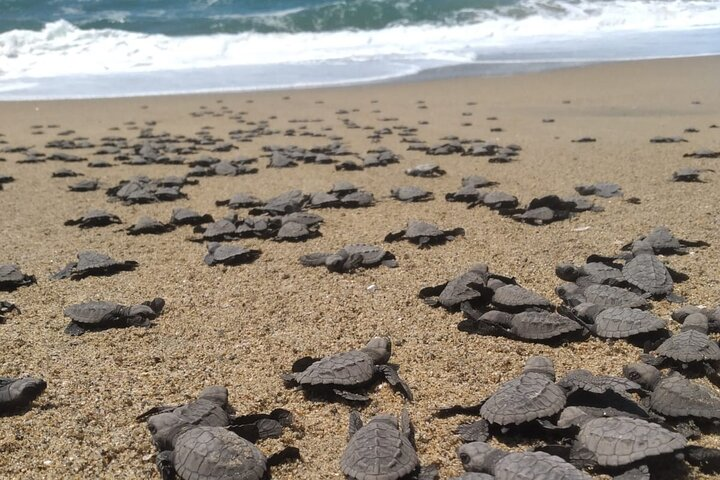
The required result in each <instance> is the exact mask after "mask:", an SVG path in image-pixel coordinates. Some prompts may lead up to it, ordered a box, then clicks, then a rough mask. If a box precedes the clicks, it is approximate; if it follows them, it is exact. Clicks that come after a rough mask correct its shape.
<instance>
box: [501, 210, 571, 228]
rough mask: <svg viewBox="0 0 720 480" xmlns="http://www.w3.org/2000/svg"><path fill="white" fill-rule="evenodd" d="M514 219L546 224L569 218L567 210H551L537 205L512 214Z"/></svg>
mask: <svg viewBox="0 0 720 480" xmlns="http://www.w3.org/2000/svg"><path fill="white" fill-rule="evenodd" d="M512 218H513V219H514V220H517V221H519V222H523V223H528V224H531V225H546V224H548V223H552V222H557V221H560V220H567V219H568V218H570V211H568V210H553V209H552V208H550V207H537V208H532V209H528V210H525V211H524V212H522V213H516V214H513V215H512Z"/></svg>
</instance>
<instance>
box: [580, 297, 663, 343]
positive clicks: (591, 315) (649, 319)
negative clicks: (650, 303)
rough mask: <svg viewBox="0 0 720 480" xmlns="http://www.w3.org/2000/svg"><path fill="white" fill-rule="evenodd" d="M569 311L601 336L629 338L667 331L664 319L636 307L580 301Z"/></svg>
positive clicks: (595, 333)
mask: <svg viewBox="0 0 720 480" xmlns="http://www.w3.org/2000/svg"><path fill="white" fill-rule="evenodd" d="M571 313H572V314H573V318H575V319H576V320H577V321H578V322H580V323H581V324H582V325H583V326H585V328H587V329H588V330H589V331H590V332H591V333H593V334H594V335H597V336H598V337H601V338H629V337H633V336H636V335H642V334H648V333H650V334H652V333H657V334H659V335H665V334H666V333H667V330H666V329H667V321H666V320H664V319H662V318H660V317H658V316H656V315H653V314H652V313H650V312H646V311H644V310H639V309H637V308H627V307H608V308H603V307H601V306H599V305H594V304H591V303H581V304H580V305H578V306H576V307H574V308H573V309H572V312H571ZM586 322H592V323H589V324H588V323H586Z"/></svg>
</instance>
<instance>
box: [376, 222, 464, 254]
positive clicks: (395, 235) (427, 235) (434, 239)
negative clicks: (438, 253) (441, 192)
mask: <svg viewBox="0 0 720 480" xmlns="http://www.w3.org/2000/svg"><path fill="white" fill-rule="evenodd" d="M461 235H465V229H464V228H460V227H458V228H453V229H450V230H440V229H439V228H438V227H436V226H435V225H433V224H432V223H427V222H421V221H417V220H411V221H409V222H408V224H407V227H405V228H404V229H403V230H397V231H395V232H391V233H388V234H387V235H386V236H385V241H386V242H395V241H397V240H407V241H409V242H410V243H415V244H417V245H418V246H419V247H420V248H427V247H430V246H431V245H438V244H442V243H445V242H447V241H451V240H454V239H455V237H458V236H461Z"/></svg>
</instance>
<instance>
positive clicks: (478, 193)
mask: <svg viewBox="0 0 720 480" xmlns="http://www.w3.org/2000/svg"><path fill="white" fill-rule="evenodd" d="M489 192H490V191H489V190H487V189H485V188H478V187H475V186H472V185H467V186H463V187H460V189H458V190H456V191H455V192H451V193H446V194H445V200H446V201H448V202H462V203H467V205H468V208H472V207H475V206H477V205H480V204H481V203H483V199H484V198H485V196H486V195H487V194H488V193H489Z"/></svg>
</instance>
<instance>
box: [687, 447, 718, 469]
mask: <svg viewBox="0 0 720 480" xmlns="http://www.w3.org/2000/svg"><path fill="white" fill-rule="evenodd" d="M683 453H684V456H685V460H686V461H687V462H688V463H689V464H691V465H694V466H696V467H698V468H699V469H700V470H701V471H702V472H705V473H717V472H720V450H719V449H717V448H707V447H700V446H697V445H688V446H687V447H685V450H684V452H683Z"/></svg>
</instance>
